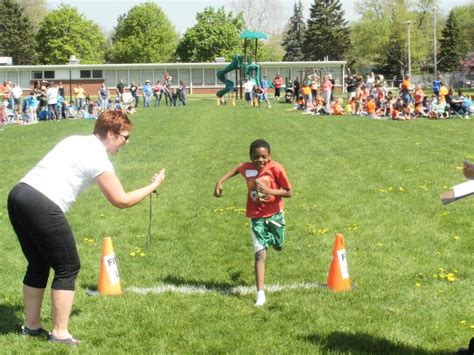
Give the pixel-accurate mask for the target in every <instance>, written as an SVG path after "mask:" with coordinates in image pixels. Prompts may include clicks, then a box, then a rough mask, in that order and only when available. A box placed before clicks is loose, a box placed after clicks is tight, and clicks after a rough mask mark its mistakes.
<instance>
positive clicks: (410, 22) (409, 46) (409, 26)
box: [402, 21, 415, 75]
mask: <svg viewBox="0 0 474 355" xmlns="http://www.w3.org/2000/svg"><path fill="white" fill-rule="evenodd" d="M414 22H415V21H405V22H402V23H403V24H404V25H407V45H408V74H410V75H411V37H410V28H411V24H412V23H414Z"/></svg>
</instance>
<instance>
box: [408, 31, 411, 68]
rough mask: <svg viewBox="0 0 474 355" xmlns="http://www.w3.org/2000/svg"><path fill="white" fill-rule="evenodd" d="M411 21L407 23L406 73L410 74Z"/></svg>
mask: <svg viewBox="0 0 474 355" xmlns="http://www.w3.org/2000/svg"><path fill="white" fill-rule="evenodd" d="M410 26H411V22H409V23H408V74H410V75H411V36H410Z"/></svg>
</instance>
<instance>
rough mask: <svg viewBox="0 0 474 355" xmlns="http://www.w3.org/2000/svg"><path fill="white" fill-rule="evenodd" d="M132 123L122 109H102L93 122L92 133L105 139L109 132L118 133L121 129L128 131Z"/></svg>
mask: <svg viewBox="0 0 474 355" xmlns="http://www.w3.org/2000/svg"><path fill="white" fill-rule="evenodd" d="M132 126H133V124H132V122H131V121H130V120H129V119H128V116H127V115H126V114H125V113H124V112H122V111H112V110H108V111H104V112H102V113H101V114H100V115H99V117H98V118H97V121H96V122H95V127H94V134H96V135H98V136H99V137H100V138H102V139H105V138H106V137H107V134H108V133H109V132H112V133H114V134H119V133H120V132H123V131H130V129H131V128H132Z"/></svg>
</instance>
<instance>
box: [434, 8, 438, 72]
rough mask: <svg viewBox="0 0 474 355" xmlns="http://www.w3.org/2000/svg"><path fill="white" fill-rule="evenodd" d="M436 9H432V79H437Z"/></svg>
mask: <svg viewBox="0 0 474 355" xmlns="http://www.w3.org/2000/svg"><path fill="white" fill-rule="evenodd" d="M436 10H437V9H436V7H433V59H434V77H435V78H437V77H438V58H437V54H436V52H437V51H438V46H437V43H436V41H437V39H436Z"/></svg>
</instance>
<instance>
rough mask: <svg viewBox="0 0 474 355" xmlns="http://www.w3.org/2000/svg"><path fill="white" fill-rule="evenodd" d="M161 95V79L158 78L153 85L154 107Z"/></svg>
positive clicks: (156, 105)
mask: <svg viewBox="0 0 474 355" xmlns="http://www.w3.org/2000/svg"><path fill="white" fill-rule="evenodd" d="M162 95H163V85H161V81H159V80H158V81H157V82H156V84H155V85H154V86H153V96H155V107H159V106H160V101H161V96H162Z"/></svg>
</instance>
